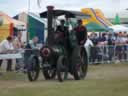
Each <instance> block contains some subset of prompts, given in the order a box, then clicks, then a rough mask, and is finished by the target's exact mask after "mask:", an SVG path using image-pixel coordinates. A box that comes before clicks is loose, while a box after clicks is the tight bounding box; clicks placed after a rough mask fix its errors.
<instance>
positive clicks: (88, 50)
mask: <svg viewBox="0 0 128 96" xmlns="http://www.w3.org/2000/svg"><path fill="white" fill-rule="evenodd" d="M93 46H94V44H93V42H92V41H91V40H90V39H89V37H88V39H87V41H86V43H85V44H84V47H85V49H86V51H87V55H88V57H89V56H90V48H91V47H93Z"/></svg>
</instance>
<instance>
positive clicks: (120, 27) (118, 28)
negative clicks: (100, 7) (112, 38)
mask: <svg viewBox="0 0 128 96" xmlns="http://www.w3.org/2000/svg"><path fill="white" fill-rule="evenodd" d="M109 28H111V29H112V30H113V32H116V33H117V32H128V27H125V26H123V25H113V26H110V27H109Z"/></svg>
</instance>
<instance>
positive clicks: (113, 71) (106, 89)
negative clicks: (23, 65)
mask: <svg viewBox="0 0 128 96" xmlns="http://www.w3.org/2000/svg"><path fill="white" fill-rule="evenodd" d="M127 67H128V65H127V64H115V65H114V64H112V65H110V64H108V65H98V66H90V67H89V72H88V76H87V78H86V80H81V81H74V80H67V81H65V82H63V83H59V82H58V81H56V80H54V81H45V80H39V81H37V82H28V81H26V80H25V79H24V80H23V79H22V80H21V81H20V80H19V78H18V77H20V75H16V74H14V73H10V74H11V75H10V74H8V75H9V76H10V78H8V79H6V76H8V75H6V76H5V77H4V78H3V79H0V96H128V74H127V73H128V68H127ZM12 74H13V75H12ZM14 75H16V77H17V78H18V80H16V78H14V77H15V76H14ZM11 77H13V78H14V79H13V78H11ZM22 78H24V76H23V77H22ZM4 79H5V80H4ZM9 79H10V81H9Z"/></svg>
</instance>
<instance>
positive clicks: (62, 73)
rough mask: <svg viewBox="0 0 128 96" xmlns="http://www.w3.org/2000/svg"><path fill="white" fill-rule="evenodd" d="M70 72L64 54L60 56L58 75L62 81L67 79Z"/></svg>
mask: <svg viewBox="0 0 128 96" xmlns="http://www.w3.org/2000/svg"><path fill="white" fill-rule="evenodd" d="M67 74H68V67H67V60H66V58H65V57H64V56H60V57H59V58H58V62H57V77H58V80H59V81H60V82H63V81H64V79H66V76H67Z"/></svg>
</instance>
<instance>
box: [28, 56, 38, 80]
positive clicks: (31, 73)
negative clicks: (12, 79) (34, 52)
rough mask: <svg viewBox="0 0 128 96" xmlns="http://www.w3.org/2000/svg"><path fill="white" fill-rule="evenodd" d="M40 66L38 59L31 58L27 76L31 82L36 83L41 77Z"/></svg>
mask: <svg viewBox="0 0 128 96" xmlns="http://www.w3.org/2000/svg"><path fill="white" fill-rule="evenodd" d="M39 72H40V65H39V60H38V58H37V57H34V56H33V57H30V58H29V63H28V66H27V76H28V79H29V81H36V80H37V79H38V77H39Z"/></svg>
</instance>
